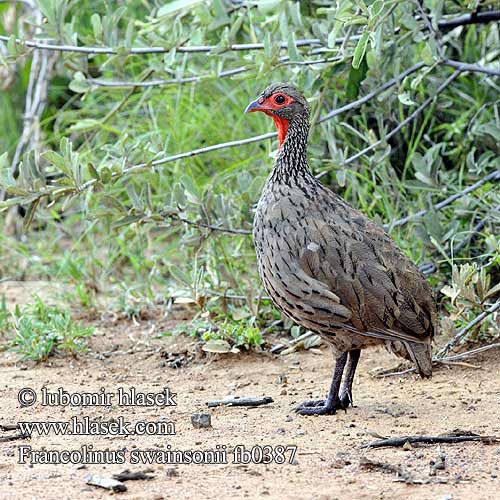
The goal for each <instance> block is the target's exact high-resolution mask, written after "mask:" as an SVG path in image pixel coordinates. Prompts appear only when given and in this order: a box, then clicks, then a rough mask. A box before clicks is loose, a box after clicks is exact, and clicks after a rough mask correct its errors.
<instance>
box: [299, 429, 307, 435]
mask: <svg viewBox="0 0 500 500" xmlns="http://www.w3.org/2000/svg"><path fill="white" fill-rule="evenodd" d="M305 433H306V431H305V430H304V429H298V430H297V435H299V436H303V435H304V434H305Z"/></svg>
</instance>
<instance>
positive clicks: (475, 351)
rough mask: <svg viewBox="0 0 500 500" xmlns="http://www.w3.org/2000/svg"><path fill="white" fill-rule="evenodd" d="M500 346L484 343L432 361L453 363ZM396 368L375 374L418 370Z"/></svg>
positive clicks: (387, 374) (498, 344) (396, 373)
mask: <svg viewBox="0 0 500 500" xmlns="http://www.w3.org/2000/svg"><path fill="white" fill-rule="evenodd" d="M499 347H500V342H497V343H495V344H489V345H483V346H482V347H478V348H477V349H472V350H471V351H466V352H461V353H460V354H455V355H454V356H447V357H434V358H432V362H433V363H435V364H443V365H445V364H448V363H449V364H451V363H453V362H455V361H460V360H461V359H465V358H468V357H470V356H474V355H476V354H479V353H481V352H486V351H489V350H490V349H498V348H499ZM394 370H395V369H394V368H393V369H390V370H384V371H383V372H379V373H378V374H375V375H374V376H375V377H376V378H385V377H394V376H397V375H406V374H407V373H413V372H416V371H417V369H416V368H408V369H406V370H400V371H394ZM396 370H397V369H396Z"/></svg>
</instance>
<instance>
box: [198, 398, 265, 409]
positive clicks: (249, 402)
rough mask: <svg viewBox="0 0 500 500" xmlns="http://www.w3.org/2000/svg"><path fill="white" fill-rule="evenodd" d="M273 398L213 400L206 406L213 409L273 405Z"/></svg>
mask: <svg viewBox="0 0 500 500" xmlns="http://www.w3.org/2000/svg"><path fill="white" fill-rule="evenodd" d="M273 402H274V400H273V398H271V397H269V396H264V397H261V398H246V397H245V398H238V397H234V398H227V399H214V400H212V401H208V403H207V406H208V407H209V408H214V407H215V406H262V405H268V404H270V403H273Z"/></svg>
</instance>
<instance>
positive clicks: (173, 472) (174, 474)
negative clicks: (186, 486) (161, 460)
mask: <svg viewBox="0 0 500 500" xmlns="http://www.w3.org/2000/svg"><path fill="white" fill-rule="evenodd" d="M165 475H166V476H167V477H177V476H178V475H179V471H178V470H177V469H176V468H175V467H169V468H168V469H167V470H166V471H165Z"/></svg>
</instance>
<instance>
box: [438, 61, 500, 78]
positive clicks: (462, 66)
mask: <svg viewBox="0 0 500 500" xmlns="http://www.w3.org/2000/svg"><path fill="white" fill-rule="evenodd" d="M443 64H444V65H446V66H451V67H452V68H455V69H458V70H459V71H462V72H465V71H472V72H475V73H486V74H487V75H494V76H500V69H496V68H488V67H487V66H480V65H479V64H468V63H463V62H460V61H453V60H451V59H445V60H444V61H443Z"/></svg>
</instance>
